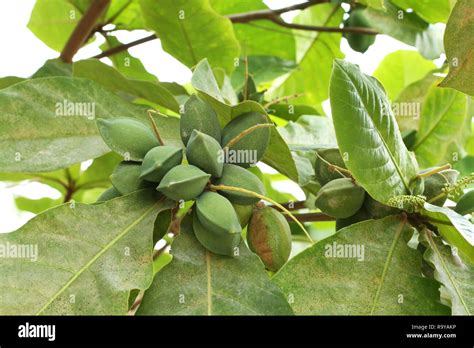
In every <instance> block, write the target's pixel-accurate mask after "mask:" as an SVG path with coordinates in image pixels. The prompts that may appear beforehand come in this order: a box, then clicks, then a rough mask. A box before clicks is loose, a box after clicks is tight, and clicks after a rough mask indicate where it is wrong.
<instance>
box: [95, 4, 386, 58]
mask: <svg viewBox="0 0 474 348" xmlns="http://www.w3.org/2000/svg"><path fill="white" fill-rule="evenodd" d="M327 2H330V0H313V1H307V2H304V3H302V4H297V5H292V6H288V7H283V8H281V9H277V10H271V9H270V10H260V11H252V12H245V13H237V14H233V15H228V16H227V18H228V19H229V20H230V21H231V22H232V23H239V24H243V23H250V22H252V21H256V20H267V21H271V22H273V23H275V24H277V25H279V26H282V27H286V28H291V29H296V30H306V31H318V32H329V33H356V34H365V35H376V34H378V32H376V31H375V30H373V29H370V28H359V27H346V28H336V27H324V26H311V25H303V24H296V23H287V22H285V21H284V20H283V19H281V17H280V15H281V14H283V13H286V12H290V11H295V10H304V9H306V8H308V7H311V6H314V5H317V4H322V3H327ZM157 38H158V36H157V35H156V34H152V35H150V36H147V37H144V38H141V39H138V40H135V41H132V42H130V43H127V44H123V45H119V46H116V47H113V48H110V49H108V50H106V51H103V52H102V53H100V54H98V55H96V56H93V57H92V58H97V59H100V58H104V57H108V56H111V55H113V54H116V53H120V52H122V51H125V50H128V49H129V48H131V47H134V46H137V45H140V44H142V43H145V42H148V41H152V40H155V39H157Z"/></svg>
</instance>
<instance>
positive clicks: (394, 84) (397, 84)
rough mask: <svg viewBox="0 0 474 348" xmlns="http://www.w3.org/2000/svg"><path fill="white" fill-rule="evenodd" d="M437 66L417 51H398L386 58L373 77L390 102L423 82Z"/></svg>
mask: <svg viewBox="0 0 474 348" xmlns="http://www.w3.org/2000/svg"><path fill="white" fill-rule="evenodd" d="M434 69H436V65H435V64H434V63H433V62H432V61H429V60H427V59H425V58H423V57H422V56H421V55H420V54H419V53H418V52H416V51H396V52H393V53H390V54H389V55H387V56H385V58H384V59H383V60H382V62H381V63H380V64H379V66H378V68H377V70H375V72H374V74H373V76H374V77H375V78H377V79H378V80H379V81H380V82H381V83H382V84H383V86H384V88H385V91H386V92H387V95H388V97H389V98H390V100H395V99H397V98H398V96H399V95H400V92H401V91H402V90H403V89H404V88H405V87H407V86H408V85H410V84H411V83H413V82H415V81H418V80H421V79H422V78H423V77H424V76H425V75H426V74H427V73H428V72H430V71H431V70H434Z"/></svg>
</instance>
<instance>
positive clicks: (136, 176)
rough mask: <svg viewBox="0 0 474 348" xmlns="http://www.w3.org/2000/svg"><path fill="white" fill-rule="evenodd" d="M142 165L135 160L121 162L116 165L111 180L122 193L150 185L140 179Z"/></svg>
mask: <svg viewBox="0 0 474 348" xmlns="http://www.w3.org/2000/svg"><path fill="white" fill-rule="evenodd" d="M140 172H141V166H140V164H138V163H133V162H125V161H124V162H120V163H119V164H118V165H117V167H115V169H114V171H113V173H112V175H111V176H110V181H112V185H114V187H115V188H116V189H117V191H118V192H120V194H122V195H126V194H129V193H132V192H134V191H137V190H141V189H144V188H147V187H150V183H147V182H146V181H143V180H142V179H140Z"/></svg>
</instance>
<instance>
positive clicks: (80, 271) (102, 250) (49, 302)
mask: <svg viewBox="0 0 474 348" xmlns="http://www.w3.org/2000/svg"><path fill="white" fill-rule="evenodd" d="M157 205H158V203H155V204H153V206H151V207H150V208H149V209H147V210H146V211H145V213H143V214H142V215H141V216H140V217H139V218H138V219H136V220H135V221H134V222H133V223H131V224H130V225H129V226H127V227H126V228H125V229H124V230H123V232H121V233H120V234H119V235H118V236H116V237H115V238H114V239H112V240H111V241H110V242H109V243H108V244H106V246H105V247H104V248H103V249H101V250H100V251H99V252H98V253H97V254H96V255H94V257H93V258H92V259H91V260H90V261H89V262H87V263H86V264H85V265H84V266H82V267H81V268H80V269H79V271H78V272H76V273H75V274H74V275H73V276H72V277H71V278H70V279H69V280H68V281H67V282H66V284H64V286H63V287H62V288H61V289H59V290H58V291H57V292H56V293H55V294H54V295H53V297H52V298H51V299H50V300H49V301H48V302H47V303H46V304H45V305H43V307H41V309H40V310H39V311H38V312H37V313H36V315H40V314H41V313H42V312H44V311H45V310H46V308H48V307H49V306H50V305H51V304H52V303H53V302H54V301H55V300H56V299H57V298H58V297H59V296H60V295H61V294H62V293H63V292H64V291H66V290H67V289H68V288H69V286H70V285H71V284H72V283H74V282H75V281H76V279H78V278H79V277H80V276H81V275H82V274H83V273H84V272H85V271H86V270H87V269H88V268H89V267H90V266H92V265H93V264H94V263H95V262H96V261H97V260H98V259H99V258H100V257H101V256H102V255H103V254H105V252H107V251H108V250H109V249H110V248H111V247H112V246H114V245H115V244H116V243H117V242H118V241H119V240H120V239H122V238H123V237H124V236H125V235H126V234H127V233H128V232H129V231H130V230H131V229H132V228H133V227H135V226H136V225H137V224H138V223H140V222H141V221H142V220H143V219H144V218H145V217H146V216H147V215H148V214H149V213H150V212H151V211H153V209H155V208H156V207H157Z"/></svg>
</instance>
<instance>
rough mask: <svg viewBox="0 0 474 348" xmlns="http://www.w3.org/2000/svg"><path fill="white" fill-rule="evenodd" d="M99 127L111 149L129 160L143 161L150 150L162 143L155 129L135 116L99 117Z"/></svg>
mask: <svg viewBox="0 0 474 348" xmlns="http://www.w3.org/2000/svg"><path fill="white" fill-rule="evenodd" d="M97 127H98V128H99V132H100V135H101V136H102V139H103V140H104V142H105V143H106V144H107V145H108V146H109V147H110V149H111V150H112V151H114V152H116V153H118V154H120V155H122V156H123V157H124V158H125V159H126V160H127V161H129V160H131V161H141V160H143V158H144V157H145V155H146V153H147V152H148V151H150V150H151V149H152V148H154V147H155V146H158V145H160V144H159V143H158V140H157V139H156V136H155V134H153V131H152V130H151V129H150V128H149V127H147V126H146V125H145V124H144V123H142V122H140V121H138V120H135V119H133V118H125V117H121V118H112V119H98V120H97Z"/></svg>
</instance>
